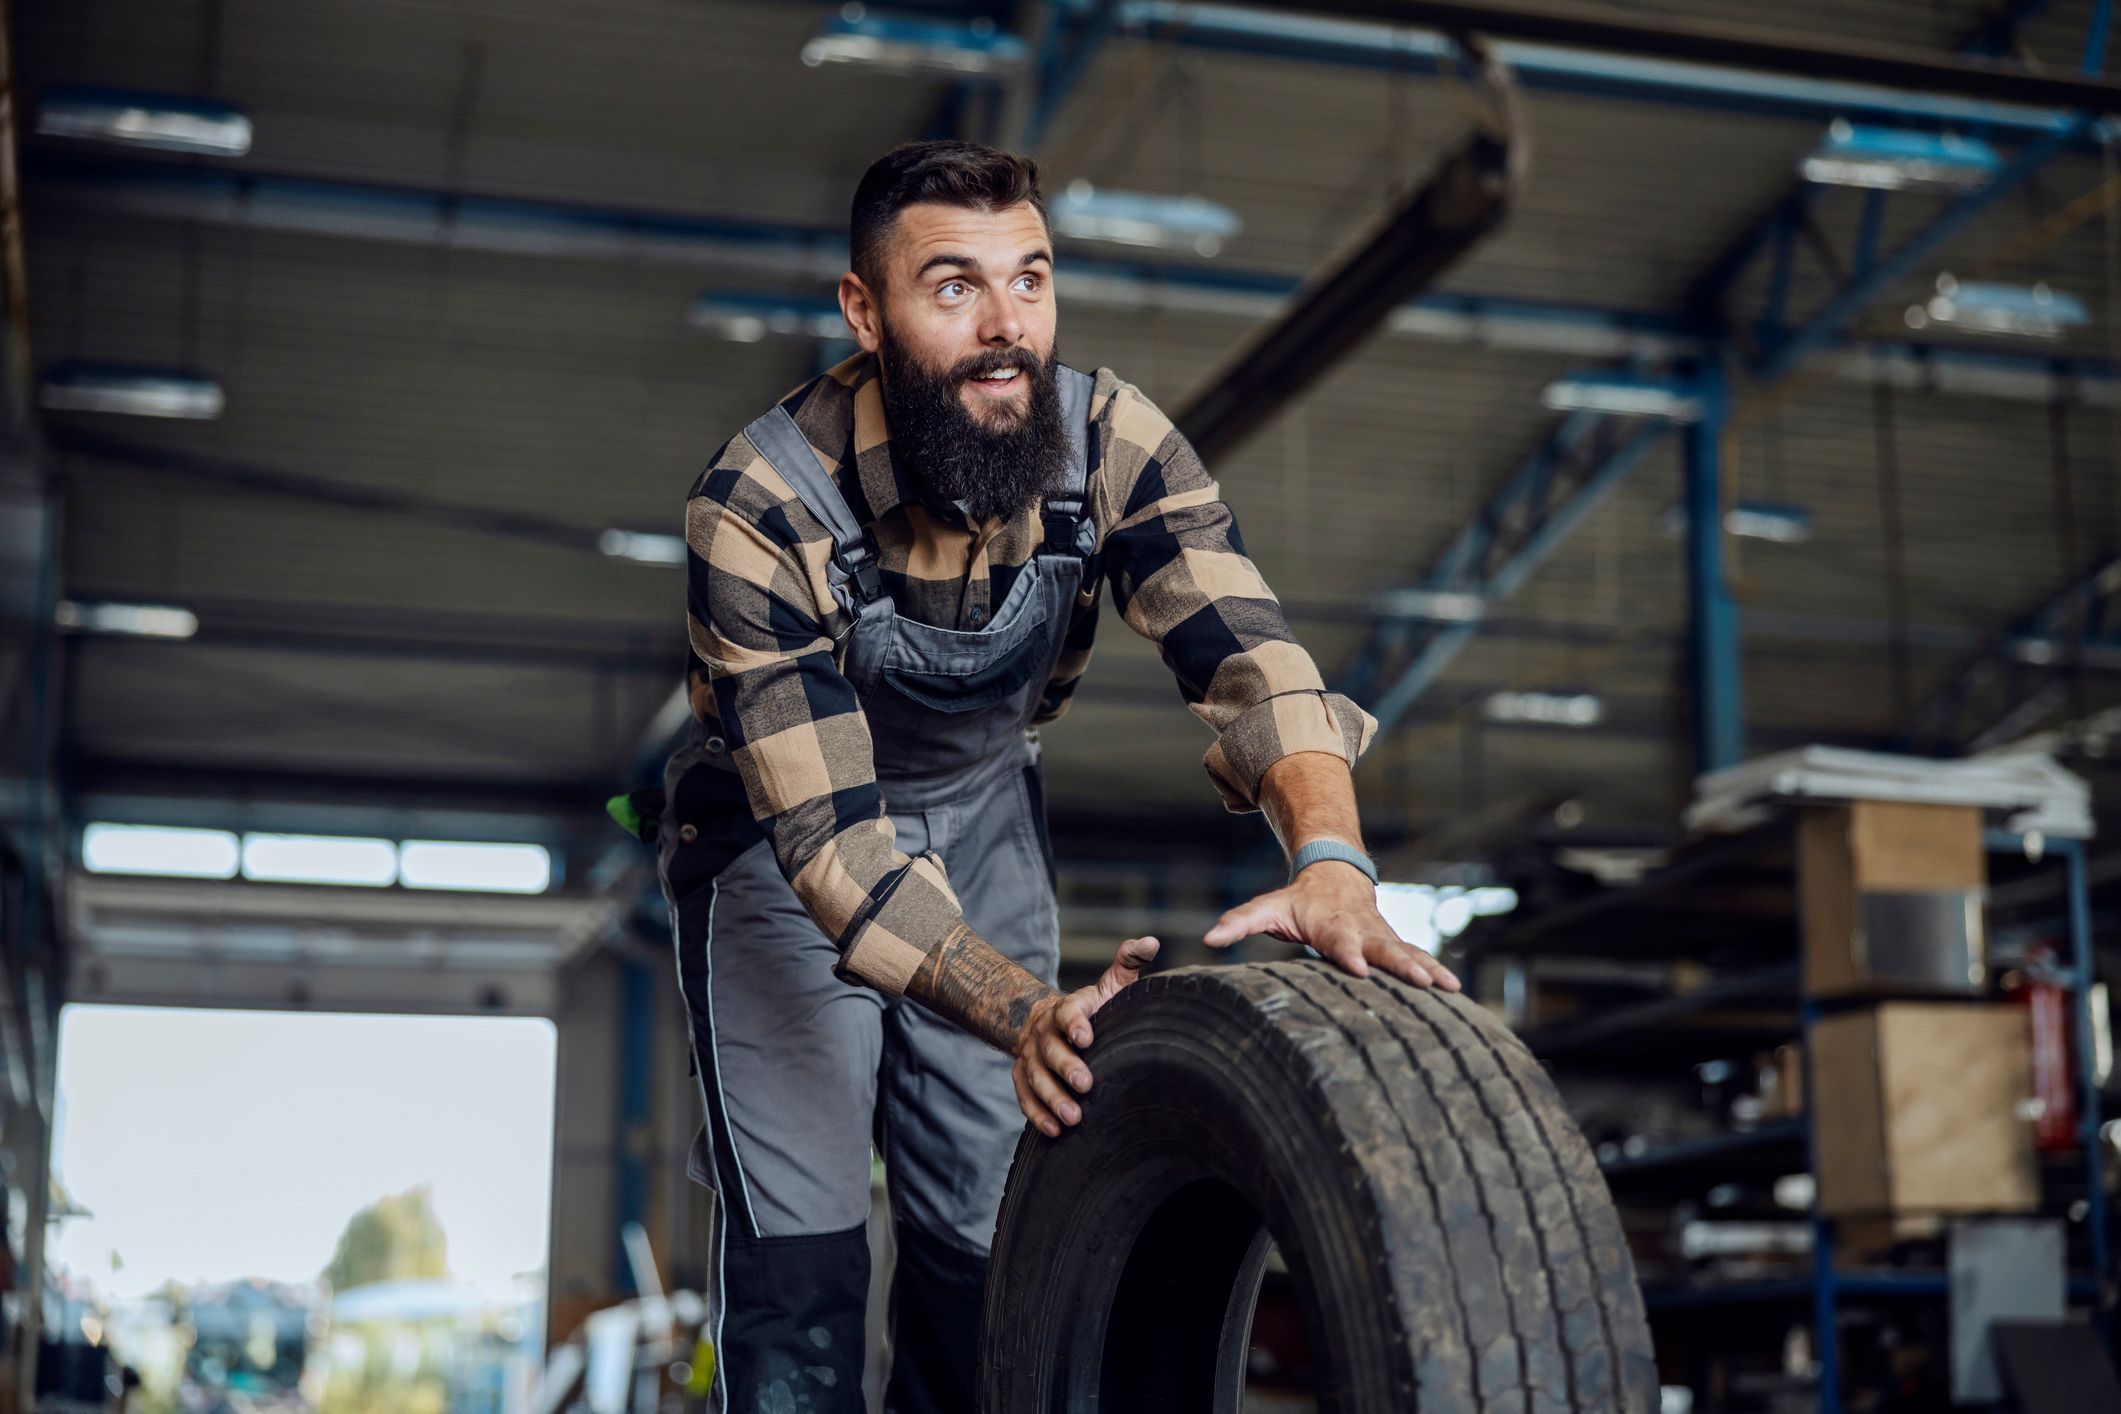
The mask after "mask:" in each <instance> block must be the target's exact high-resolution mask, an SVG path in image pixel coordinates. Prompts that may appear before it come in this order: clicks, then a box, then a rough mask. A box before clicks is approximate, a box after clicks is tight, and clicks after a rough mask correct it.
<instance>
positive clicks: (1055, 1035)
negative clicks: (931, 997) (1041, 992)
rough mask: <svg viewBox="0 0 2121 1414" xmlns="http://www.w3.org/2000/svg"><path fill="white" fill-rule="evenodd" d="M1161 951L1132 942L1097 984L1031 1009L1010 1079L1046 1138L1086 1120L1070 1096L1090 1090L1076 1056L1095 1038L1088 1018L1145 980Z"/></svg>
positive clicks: (1148, 942)
mask: <svg viewBox="0 0 2121 1414" xmlns="http://www.w3.org/2000/svg"><path fill="white" fill-rule="evenodd" d="M1159 946H1160V944H1158V942H1157V941H1156V939H1154V938H1129V939H1127V941H1125V942H1124V943H1121V944H1120V945H1119V951H1118V952H1117V953H1115V954H1114V955H1113V958H1112V965H1111V966H1110V967H1107V968H1106V969H1105V970H1104V973H1103V975H1102V976H1100V977H1099V978H1098V979H1097V981H1095V982H1093V983H1092V984H1091V985H1089V986H1087V987H1079V988H1077V989H1076V990H1075V991H1073V992H1067V993H1061V992H1053V993H1049V994H1048V995H1046V996H1044V997H1041V998H1039V999H1038V1000H1037V1001H1035V1002H1033V1003H1032V1004H1031V1014H1030V1016H1029V1017H1028V1018H1027V1019H1026V1020H1025V1022H1024V1029H1023V1030H1022V1031H1021V1032H1019V1033H1018V1034H1017V1038H1016V1044H1015V1045H1014V1046H1012V1047H1011V1048H1010V1050H1011V1053H1012V1054H1013V1055H1014V1056H1015V1058H1016V1065H1015V1067H1014V1068H1013V1070H1012V1071H1011V1078H1012V1079H1013V1080H1014V1081H1015V1083H1016V1103H1017V1104H1018V1106H1019V1107H1021V1108H1022V1110H1023V1112H1024V1118H1025V1119H1028V1120H1030V1121H1031V1123H1033V1124H1034V1125H1037V1126H1038V1129H1039V1132H1040V1133H1042V1134H1044V1135H1045V1136H1046V1137H1047V1138H1049V1139H1058V1138H1059V1137H1060V1132H1061V1126H1062V1125H1063V1124H1077V1123H1080V1122H1081V1120H1082V1117H1083V1110H1082V1106H1081V1105H1079V1104H1077V1103H1076V1102H1075V1100H1074V1098H1073V1097H1072V1096H1071V1094H1070V1091H1073V1092H1074V1094H1077V1095H1080V1094H1085V1093H1088V1091H1089V1089H1090V1067H1089V1066H1087V1065H1085V1064H1084V1063H1083V1059H1082V1057H1081V1056H1080V1055H1079V1054H1077V1052H1079V1051H1082V1050H1085V1049H1087V1048H1088V1047H1089V1045H1090V1042H1091V1041H1092V1040H1093V1039H1094V1038H1095V1034H1096V1033H1095V1032H1093V1031H1092V1030H1091V1028H1090V1018H1091V1017H1092V1016H1094V1015H1096V1013H1097V1011H1098V1009H1099V1008H1100V1007H1102V1006H1103V1005H1104V1004H1105V1003H1106V1002H1108V1001H1111V1000H1112V998H1114V997H1116V996H1118V995H1119V993H1120V991H1121V989H1122V988H1125V987H1128V986H1131V985H1133V984H1134V983H1135V982H1138V981H1140V980H1141V975H1142V969H1143V968H1145V967H1147V966H1148V965H1149V963H1150V961H1151V960H1153V959H1154V958H1155V956H1156V950H1157V948H1158V947H1159Z"/></svg>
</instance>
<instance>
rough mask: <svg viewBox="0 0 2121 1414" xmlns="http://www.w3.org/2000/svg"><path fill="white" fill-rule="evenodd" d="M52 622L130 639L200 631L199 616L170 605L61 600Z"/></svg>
mask: <svg viewBox="0 0 2121 1414" xmlns="http://www.w3.org/2000/svg"><path fill="white" fill-rule="evenodd" d="M52 622H53V623H55V624H57V625H58V626H59V627H60V628H64V629H72V630H73V631H74V632H76V633H109V634H122V635H125V636H128V637H132V638H190V637H191V636H192V635H193V634H196V633H197V632H198V631H199V616H198V615H197V614H195V613H193V612H192V611H191V610H189V609H179V608H177V607H175V606H174V605H170V604H112V603H86V602H83V601H81V600H78V599H62V600H60V601H59V604H58V607H57V608H55V609H54V610H53V611H52Z"/></svg>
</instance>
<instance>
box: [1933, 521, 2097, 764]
mask: <svg viewBox="0 0 2121 1414" xmlns="http://www.w3.org/2000/svg"><path fill="white" fill-rule="evenodd" d="M2117 598H2121V555H2107V556H2104V557H2102V558H2101V559H2099V560H2097V561H2095V562H2094V563H2093V564H2091V565H2090V566H2088V567H2085V568H2082V569H2080V570H2078V571H2077V572H2075V573H2074V574H2072V575H2071V576H2070V577H2069V579H2067V580H2066V581H2064V583H2063V584H2062V586H2061V587H2060V588H2059V589H2057V590H2056V591H2054V592H2053V593H2052V594H2049V595H2048V596H2047V597H2046V598H2045V599H2043V600H2041V602H2040V603H2039V604H2037V605H2035V606H2034V607H2033V608H2032V609H2030V610H2028V611H2027V612H2026V613H2024V614H2022V615H2021V616H2019V617H2018V618H2017V619H2016V620H2014V621H2013V622H2012V623H2011V624H2010V626H2009V627H2008V628H2006V629H2005V630H2004V631H2003V632H2002V633H2001V634H1999V635H1997V637H1996V639H1995V641H1994V642H1992V643H1990V644H1988V645H1987V646H1986V647H1984V648H1982V649H1981V650H1980V651H1979V652H1977V653H1975V654H1974V655H1973V656H1972V657H1970V658H1969V659H1968V660H1967V661H1966V662H1964V663H1962V664H1961V665H1960V666H1959V668H1958V669H1957V670H1956V671H1954V672H1953V674H1952V675H1951V677H1950V678H1949V679H1948V680H1947V681H1946V682H1945V684H1944V685H1943V686H1942V687H1940V688H1938V689H1937V691H1935V692H1934V693H1932V694H1931V695H1930V696H1929V698H1928V699H1926V700H1925V701H1924V702H1923V703H1922V705H1921V706H1920V707H1918V708H1917V709H1916V710H1915V715H1914V717H1913V719H1912V720H1911V721H1910V722H1909V723H1908V735H1909V737H1910V738H1911V739H1912V740H1913V741H1915V742H1916V743H1917V744H1920V745H1923V746H1927V747H1931V748H1936V749H1946V750H1956V749H1965V750H1968V751H1978V750H1983V749H1985V748H1987V747H1990V746H1994V745H1997V744H1998V743H2000V742H2005V741H2009V740H2012V739H2014V738H2016V737H2018V736H2022V735H2024V734H2025V733H2026V732H2029V731H2031V730H2033V729H2034V728H2035V727H2037V726H2039V725H2040V724H2041V723H2042V722H2043V721H2045V720H2046V719H2047V717H2048V716H2049V715H2050V714H2052V713H2053V712H2054V711H2055V710H2056V709H2057V708H2058V707H2060V706H2062V705H2063V703H2064V702H2065V701H2067V699H2068V697H2069V695H2070V689H2071V685H2072V681H2073V679H2075V678H2076V676H2077V670H2078V669H2080V668H2081V667H2082V666H2083V665H2084V663H2083V660H2084V658H2085V657H2086V656H2087V654H2088V653H2090V652H2092V651H2096V650H2099V649H2102V648H2104V647H2105V646H2106V645H2107V644H2108V643H2109V641H2110V628H2109V626H2110V625H2111V624H2112V623H2113V622H2114V621H2115V618H2116V612H2115V611H2116V609H2117V608H2121V605H2116V603H2115V600H2116V599H2117Z"/></svg>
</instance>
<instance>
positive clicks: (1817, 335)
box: [1751, 118, 2096, 383]
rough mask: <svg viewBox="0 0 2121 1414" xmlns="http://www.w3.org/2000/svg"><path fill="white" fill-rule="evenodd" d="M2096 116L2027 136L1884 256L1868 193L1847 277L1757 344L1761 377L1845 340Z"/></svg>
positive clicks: (1784, 371)
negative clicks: (1885, 297) (1976, 184)
mask: <svg viewBox="0 0 2121 1414" xmlns="http://www.w3.org/2000/svg"><path fill="white" fill-rule="evenodd" d="M2095 123H2096V120H2094V119H2091V118H2072V119H2069V120H2067V121H2066V122H2064V123H2062V124H2061V125H2059V126H2057V127H2056V128H2054V129H2052V130H2050V131H2049V132H2048V133H2046V134H2045V135H2044V136H2042V137H2039V138H2035V139H2034V140H2033V141H2031V142H2028V143H2027V144H2025V146H2023V147H2022V148H2020V149H2019V150H2018V153H2017V155H2016V156H2014V157H2013V158H2012V159H2011V160H2010V161H2009V162H2007V163H2005V164H2004V167H2003V169H2002V170H2001V171H1999V172H1998V173H1997V174H1996V175H1995V176H1994V177H1993V178H1991V179H1990V180H1989V181H1988V182H1987V183H1986V184H1985V185H1983V186H1982V187H1980V188H1978V189H1976V190H1974V191H1970V192H1967V193H1965V194H1963V195H1961V196H1959V197H1956V198H1954V199H1953V200H1951V201H1949V202H1947V203H1946V204H1945V206H1944V209H1943V210H1941V211H1939V212H1938V213H1937V214H1936V215H1935V216H1934V217H1932V218H1931V219H1930V220H1929V221H1928V222H1927V223H1926V224H1924V225H1923V226H1922V227H1920V228H1919V229H1917V230H1916V231H1914V232H1912V233H1911V234H1910V235H1908V236H1907V237H1906V238H1905V239H1903V240H1902V241H1901V242H1900V244H1899V245H1897V246H1895V247H1894V248H1893V249H1892V250H1891V251H1889V252H1886V253H1885V254H1883V255H1880V254H1878V253H1877V250H1876V244H1877V240H1878V232H1879V229H1880V225H1881V221H1882V215H1883V208H1884V197H1885V193H1883V192H1872V193H1869V194H1868V199H1867V200H1866V201H1865V203H1864V208H1863V217H1862V226H1861V229H1860V230H1859V231H1858V234H1857V239H1856V249H1855V256H1854V259H1853V260H1852V261H1851V264H1850V269H1849V274H1848V278H1847V279H1846V280H1845V281H1843V282H1842V284H1841V287H1840V288H1839V289H1837V290H1836V291H1835V292H1834V293H1833V294H1832V295H1830V296H1828V297H1827V299H1826V300H1825V301H1824V302H1823V303H1822V304H1821V305H1820V306H1819V308H1818V309H1816V310H1815V311H1813V312H1812V313H1811V314H1810V315H1809V316H1808V317H1806V319H1805V320H1804V322H1803V323H1802V324H1800V325H1798V326H1797V327H1795V328H1791V329H1786V330H1781V331H1779V332H1776V333H1774V334H1773V335H1772V337H1771V338H1770V341H1769V342H1766V343H1765V344H1763V345H1762V346H1761V347H1759V348H1758V349H1756V350H1755V351H1754V353H1753V356H1752V359H1751V363H1752V369H1753V372H1754V374H1755V376H1756V377H1758V378H1759V379H1760V380H1761V381H1763V382H1766V383H1776V382H1780V381H1781V380H1782V379H1784V378H1787V377H1788V376H1789V375H1790V374H1792V373H1794V372H1796V371H1797V369H1798V368H1799V367H1800V366H1801V365H1802V364H1804V363H1805V362H1806V361H1807V360H1809V359H1810V358H1812V357H1813V356H1814V355H1816V354H1819V353H1821V352H1823V351H1824V350H1826V349H1828V348H1830V347H1832V346H1833V345H1834V344H1836V343H1838V342H1839V341H1840V339H1841V337H1842V335H1843V334H1844V333H1846V332H1847V330H1848V328H1849V326H1850V325H1851V324H1853V323H1854V322H1855V321H1856V320H1857V319H1858V318H1859V317H1861V316H1862V314H1863V313H1864V311H1865V310H1867V309H1869V308H1870V307H1871V305H1872V304H1874V303H1875V302H1876V301H1877V299H1878V297H1879V296H1880V295H1882V294H1885V293H1886V292H1887V291H1889V290H1891V289H1892V288H1893V287H1894V286H1895V285H1897V284H1899V283H1900V282H1901V281H1903V280H1905V279H1907V278H1908V277H1909V276H1911V275H1913V274H1915V273H1916V272H1917V271H1918V270H1919V269H1920V268H1921V267H1922V266H1923V265H1924V264H1925V262H1927V261H1928V260H1929V259H1930V258H1931V257H1932V256H1934V255H1935V254H1936V253H1937V251H1938V250H1939V249H1941V248H1942V247H1943V246H1944V244H1945V243H1946V242H1947V241H1949V240H1950V239H1951V238H1952V237H1953V236H1955V235H1957V234H1958V233H1959V232H1960V231H1962V230H1964V229H1965V228H1966V227H1967V226H1968V225H1969V224H1970V223H1971V222H1973V221H1974V220H1976V219H1977V218H1979V217H1980V216H1982V215H1983V214H1984V213H1986V212H1987V211H1989V210H1990V209H1991V208H1993V207H1994V206H1995V205H1996V203H1997V202H1999V201H2001V200H2002V199H2003V198H2004V197H2006V196H2008V195H2010V194H2011V193H2012V192H2014V191H2016V190H2018V189H2019V188H2020V187H2022V186H2023V185H2024V184H2025V183H2026V182H2027V181H2028V180H2029V179H2030V178H2031V177H2032V176H2033V174H2034V173H2036V172H2038V171H2039V170H2040V169H2041V168H2042V167H2044V166H2046V165H2047V163H2048V161H2049V160H2050V159H2051V158H2053V157H2054V156H2055V155H2056V154H2057V153H2058V152H2060V151H2062V149H2063V148H2064V147H2066V146H2068V145H2069V144H2070V143H2072V142H2073V141H2075V140H2076V139H2077V138H2078V137H2081V136H2083V135H2084V134H2086V133H2088V132H2090V131H2091V129H2092V128H2093V127H2094V126H2095Z"/></svg>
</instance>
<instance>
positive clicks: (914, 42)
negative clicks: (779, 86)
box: [803, 5, 1029, 79]
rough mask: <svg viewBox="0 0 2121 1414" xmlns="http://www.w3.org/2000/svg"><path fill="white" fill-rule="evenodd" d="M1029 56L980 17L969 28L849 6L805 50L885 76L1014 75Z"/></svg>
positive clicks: (808, 56)
mask: <svg viewBox="0 0 2121 1414" xmlns="http://www.w3.org/2000/svg"><path fill="white" fill-rule="evenodd" d="M1028 57H1029V50H1028V49H1027V48H1026V46H1025V44H1024V42H1023V41H1022V40H1021V39H1018V38H1017V37H1016V36H1015V35H1013V34H1003V33H1001V32H999V31H998V30H996V29H995V26H994V21H992V20H990V19H988V18H986V17H985V16H981V17H979V18H977V19H974V20H971V21H969V22H967V23H965V24H950V23H946V22H943V21H938V20H921V19H903V18H898V17H888V18H887V17H885V16H881V15H871V14H870V13H869V12H868V10H867V8H866V7H865V6H861V5H847V6H844V7H842V9H841V10H840V12H839V14H837V15H836V16H834V17H833V18H832V19H831V20H829V21H827V22H826V25H825V27H824V29H822V30H820V31H819V32H818V34H817V36H816V37H815V38H814V39H812V40H811V41H810V42H809V43H807V44H805V45H804V46H803V62H804V63H805V64H807V65H809V66H810V67H811V68H813V69H814V68H817V67H819V66H820V65H823V64H858V65H860V66H862V67H864V68H871V69H880V70H882V71H884V72H885V73H891V74H906V75H928V76H941V77H944V78H953V79H966V78H982V77H989V76H995V75H1000V74H1006V73H1012V72H1014V71H1015V70H1017V69H1020V68H1022V67H1023V65H1024V63H1025V61H1026V59H1027V58H1028Z"/></svg>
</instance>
